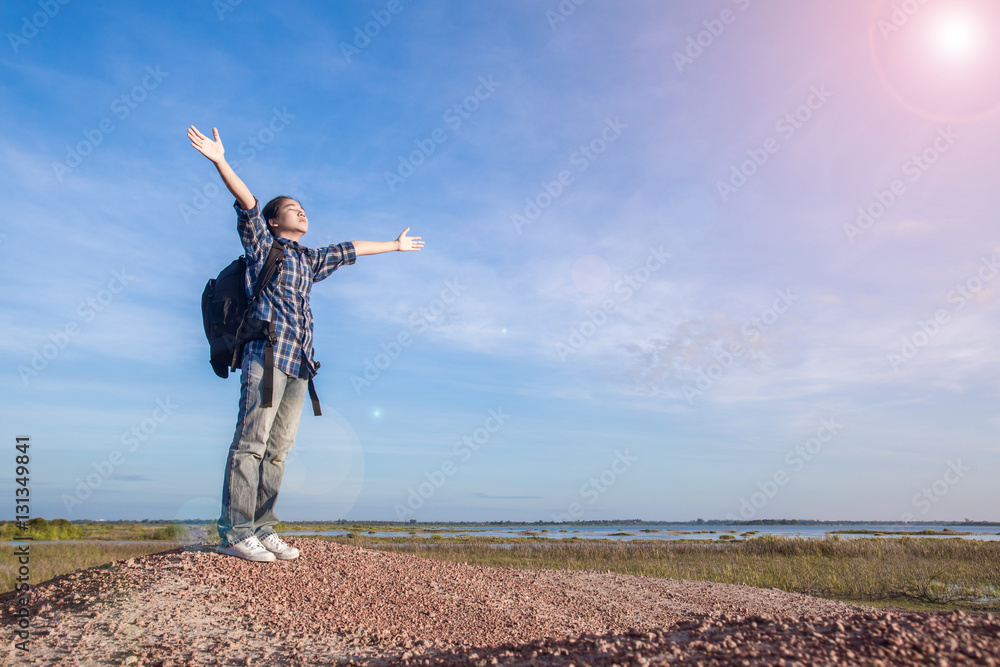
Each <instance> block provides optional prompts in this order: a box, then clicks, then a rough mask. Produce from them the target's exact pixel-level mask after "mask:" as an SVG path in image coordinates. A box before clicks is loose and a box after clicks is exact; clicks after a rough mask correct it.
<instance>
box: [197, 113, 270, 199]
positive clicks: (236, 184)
mask: <svg viewBox="0 0 1000 667" xmlns="http://www.w3.org/2000/svg"><path fill="white" fill-rule="evenodd" d="M212 134H214V135H215V140H214V141H213V140H212V139H209V138H208V137H206V136H205V135H204V134H202V133H201V132H199V131H198V128H196V127H195V126H194V125H192V126H191V127H189V128H188V131H187V135H188V139H190V140H191V145H192V146H194V147H195V149H197V151H198V152H199V153H201V154H202V155H204V156H205V157H207V158H208V159H209V160H210V161H211V162H212V164H214V165H215V168H216V169H218V170H219V176H221V177H222V182H223V183H225V184H226V187H227V188H229V191H230V192H231V193H233V196H234V197H236V201H238V202H239V204H240V208H242V209H243V210H246V211H248V210H250V209H252V208H253V207H254V206H255V205H256V204H257V199H256V198H255V197H254V196H253V194H251V193H250V189H249V188H248V187H247V186H246V184H245V183H244V182H243V181H242V180H241V179H240V177H239V176H237V175H236V172H235V171H233V168H232V167H230V166H229V163H228V162H226V157H225V155H226V149H225V148H223V147H222V139H220V138H219V130H218V129H217V128H214V127H213V128H212Z"/></svg>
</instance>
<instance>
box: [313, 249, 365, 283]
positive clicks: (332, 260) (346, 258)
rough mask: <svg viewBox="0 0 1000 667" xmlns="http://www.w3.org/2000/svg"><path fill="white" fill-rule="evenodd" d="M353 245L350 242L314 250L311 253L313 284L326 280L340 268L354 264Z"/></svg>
mask: <svg viewBox="0 0 1000 667" xmlns="http://www.w3.org/2000/svg"><path fill="white" fill-rule="evenodd" d="M355 259H356V257H355V255H354V244H353V243H351V242H350V241H344V242H343V243H336V244H333V245H328V246H324V247H322V248H316V249H315V250H313V251H312V270H313V282H314V283H318V282H319V281H321V280H323V279H324V278H326V277H327V276H328V275H330V274H331V273H333V272H334V271H336V270H337V269H339V268H340V267H342V266H349V265H351V264H354V260H355Z"/></svg>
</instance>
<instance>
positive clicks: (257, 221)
mask: <svg viewBox="0 0 1000 667" xmlns="http://www.w3.org/2000/svg"><path fill="white" fill-rule="evenodd" d="M233 208H235V209H236V229H237V230H238V231H239V233H240V241H242V242H243V249H244V250H245V251H246V255H247V264H248V265H250V266H254V265H257V266H259V265H261V264H263V262H264V260H265V259H266V258H267V253H268V252H269V251H270V250H271V244H272V243H274V237H273V236H271V232H269V231H267V225H266V224H265V223H264V218H263V216H261V214H260V202H258V201H257V200H256V199H255V200H254V204H253V208H252V209H250V210H249V211H247V210H244V209H242V208H240V203H239V202H238V201H236V202H233Z"/></svg>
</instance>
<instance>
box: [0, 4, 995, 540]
mask: <svg viewBox="0 0 1000 667" xmlns="http://www.w3.org/2000/svg"><path fill="white" fill-rule="evenodd" d="M0 26H2V29H3V33H4V35H5V39H4V44H3V45H2V47H0V89H2V94H0V122H2V124H3V127H4V132H3V135H2V138H0V173H2V179H0V196H2V198H3V201H4V204H5V205H4V207H3V208H4V210H5V213H6V215H5V216H3V221H2V222H0V249H2V252H3V256H4V257H5V259H6V261H4V262H3V263H0V281H2V285H3V289H2V290H0V326H2V330H3V336H2V339H0V355H2V372H0V397H2V400H0V422H2V425H3V428H2V431H3V433H2V437H3V441H4V443H5V445H4V447H5V450H6V452H7V454H6V455H5V461H3V462H0V465H2V466H3V469H4V470H5V472H4V474H3V475H2V476H0V494H2V495H4V497H7V498H13V497H14V488H15V486H17V485H18V483H17V482H15V476H16V475H18V474H19V473H17V472H16V469H17V464H18V461H17V460H16V458H15V457H16V455H17V454H18V452H17V451H16V449H15V447H16V444H17V442H18V441H17V440H16V438H18V437H25V438H30V440H29V441H28V442H29V445H30V448H29V449H28V454H29V457H30V458H29V459H28V468H29V472H30V475H29V481H28V487H29V489H30V513H31V516H42V517H45V518H48V519H53V518H59V517H62V518H67V519H71V520H73V519H144V518H148V519H178V520H183V519H196V518H200V519H215V518H217V516H218V513H219V506H220V501H221V490H222V476H223V467H224V464H225V460H226V454H227V451H228V448H229V445H230V443H231V441H232V438H233V431H234V427H235V422H236V416H237V411H238V405H237V403H238V398H239V379H238V374H234V375H231V376H230V377H229V378H228V379H221V378H218V377H216V376H215V375H214V373H213V372H212V369H211V366H210V364H209V350H208V342H207V340H206V338H205V334H204V329H203V325H202V320H201V314H200V299H201V293H202V290H203V289H204V286H205V283H206V282H207V281H208V280H209V279H210V278H213V277H214V276H216V275H217V274H218V272H219V271H220V270H221V269H222V268H224V267H225V266H226V265H227V264H229V263H230V262H231V261H232V260H233V259H235V258H236V257H238V256H239V255H240V254H241V253H242V246H241V244H240V241H239V236H238V234H237V232H236V225H235V222H236V215H235V212H234V210H233V208H232V203H233V199H232V197H231V196H230V195H229V194H228V193H227V192H225V189H224V187H223V186H222V183H221V181H220V179H219V177H218V174H217V172H216V171H215V169H214V167H213V165H212V164H211V163H210V162H209V161H207V160H206V159H205V158H204V157H203V156H202V155H200V154H199V153H198V152H197V151H196V150H195V149H194V148H192V147H191V145H190V143H189V141H188V140H187V138H186V128H187V127H188V126H189V125H192V124H193V125H195V126H196V127H198V128H199V129H200V130H201V131H203V132H205V133H206V134H210V133H211V129H212V128H213V127H216V128H218V130H219V132H220V136H221V138H222V141H223V144H224V146H225V148H226V156H227V159H228V160H229V162H230V164H232V166H233V167H234V169H236V171H237V172H238V173H239V174H240V176H241V177H242V178H243V180H244V181H245V182H246V183H247V185H248V187H249V188H250V190H251V191H252V192H253V193H254V195H255V196H256V197H257V198H258V199H259V200H260V201H261V202H266V201H267V200H269V199H270V198H272V197H274V196H277V195H279V194H280V195H289V196H292V197H296V198H297V199H298V200H299V201H300V202H301V203H302V205H303V207H304V209H305V210H306V212H307V214H308V215H309V232H308V233H307V234H306V235H305V236H304V237H303V239H302V243H303V244H304V245H307V246H309V247H321V246H324V245H329V244H333V243H340V242H342V241H348V240H358V239H364V240H374V241H386V240H393V239H395V238H396V237H397V236H398V235H399V233H400V232H401V231H402V230H403V229H405V228H407V227H409V228H410V232H409V233H410V234H411V235H415V236H420V237H422V239H423V240H424V241H425V246H424V248H423V250H421V251H420V252H408V253H388V254H381V255H376V256H364V257H360V258H358V261H357V262H356V264H354V265H352V266H345V267H341V268H340V269H338V270H337V271H336V272H335V273H333V274H332V275H331V276H330V277H329V278H327V279H326V280H325V281H323V282H321V283H319V284H317V285H314V288H313V291H312V297H311V305H312V310H313V313H314V316H315V340H314V344H315V356H316V359H317V360H319V361H320V362H321V363H322V369H321V370H320V372H319V374H318V376H317V377H316V387H317V390H318V393H319V396H320V399H321V401H322V405H323V413H324V414H323V416H321V417H314V416H313V415H312V414H311V410H309V409H308V407H309V406H308V405H307V406H306V409H305V412H304V414H303V416H302V421H301V426H300V429H299V433H298V437H297V439H296V444H295V446H294V447H293V449H292V452H291V454H290V456H289V458H288V460H287V463H286V472H285V478H284V481H283V484H282V487H281V494H280V498H279V501H278V505H277V513H278V515H279V516H280V517H281V518H282V519H285V520H289V521H295V520H335V519H342V518H343V519H349V520H410V519H415V520H417V521H497V520H512V521H538V520H542V521H561V520H597V519H631V518H638V519H644V520H650V521H656V520H663V521H688V520H694V519H697V518H704V519H730V520H732V519H737V518H740V519H778V518H787V519H821V520H848V519H850V520H885V521H910V520H913V521H944V520H959V521H960V520H963V519H966V518H968V519H972V520H1000V516H998V515H997V506H998V505H997V491H996V479H997V477H998V476H1000V411H998V405H1000V384H998V380H997V377H998V375H1000V350H998V349H997V345H996V341H997V332H998V330H1000V302H998V294H1000V292H998V285H1000V232H998V231H997V229H998V222H1000V217H998V216H1000V213H998V206H997V203H998V200H997V194H996V193H997V190H996V189H995V188H994V187H993V186H990V180H989V179H990V178H991V176H990V174H994V175H995V174H997V173H998V167H1000V57H998V55H1000V54H998V53H997V50H998V49H1000V46H998V45H1000V40H998V39H996V35H997V33H998V32H1000V9H998V7H996V3H993V2H990V1H989V0H948V1H945V0H926V1H921V2H917V1H916V0H910V1H908V2H896V3H892V2H884V1H882V0H835V1H834V0H821V1H819V2H810V3H803V2H797V1H795V0H780V1H779V0H774V1H772V2H762V1H760V0H713V1H702V0H699V1H696V0H683V1H676V2H656V1H650V0H635V1H633V2H628V3H624V2H614V1H612V0H561V1H558V0H503V1H501V0H486V1H484V2H477V3H466V2H459V1H450V0H440V1H430V0H425V1H422V2H416V1H413V0H365V1H363V2H362V1H355V2H338V3H327V2H320V1H298V2H296V1H292V2H282V3H275V2H264V1H263V0H243V1H242V2H240V1H239V0H214V1H212V0H185V1H183V2H175V3H157V4H149V3H143V4H139V5H137V4H135V3H127V2H114V1H95V2H86V3H85V2H80V1H78V0H76V1H74V0H33V1H23V2H22V1H19V0H18V1H10V2H4V3H3V7H2V9H0ZM994 177H995V176H994ZM7 471H9V474H8V472H7ZM14 513H15V508H14V505H13V503H11V502H8V503H7V505H6V506H5V508H4V514H3V516H4V518H13V517H14Z"/></svg>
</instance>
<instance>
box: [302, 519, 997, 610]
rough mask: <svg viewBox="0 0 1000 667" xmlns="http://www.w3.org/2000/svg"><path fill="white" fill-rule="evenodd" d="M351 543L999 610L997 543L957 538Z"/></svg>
mask: <svg viewBox="0 0 1000 667" xmlns="http://www.w3.org/2000/svg"><path fill="white" fill-rule="evenodd" d="M315 539H331V540H333V541H337V542H342V543H346V541H345V540H344V539H343V538H336V537H334V538H328V537H324V538H319V537H317V538H315ZM350 543H351V544H354V545H357V546H363V547H367V548H375V549H387V550H390V549H391V550H393V551H402V552H406V553H413V554H416V555H419V556H423V557H427V558H435V559H439V560H450V561H457V562H466V563H470V564H474V565H488V566H494V567H516V568H528V569H570V570H598V571H610V572H619V573H622V574H633V575H644V576H650V577H669V578H675V579H691V580H698V581H715V582H721V583H728V584H746V585H748V586H756V587H760V588H778V589H781V590H784V591H790V592H796V593H805V594H808V595H814V596H818V597H824V598H830V599H836V600H843V601H854V602H860V603H863V604H868V605H874V606H886V607H893V608H899V607H902V608H907V609H921V610H950V609H963V610H966V611H1000V543H998V542H985V541H979V540H963V539H960V538H956V539H937V538H926V539H924V538H910V537H903V538H859V539H851V540H841V539H838V538H836V537H832V538H828V539H822V540H817V539H811V540H810V539H802V538H783V537H775V536H765V537H759V538H756V539H751V540H732V541H729V542H723V543H719V542H711V541H706V540H691V541H687V540H685V541H680V540H678V541H669V542H667V541H639V540H636V541H632V542H619V541H610V540H559V541H554V540H547V539H522V540H509V539H508V540H500V539H495V538H494V539H491V538H454V537H453V538H447V539H439V540H430V539H420V538H415V539H414V538H410V539H407V538H378V539H372V538H368V537H365V536H358V537H357V538H355V539H352V540H351V542H350ZM498 544H504V545H505V546H504V548H498V547H497V545H498Z"/></svg>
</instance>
